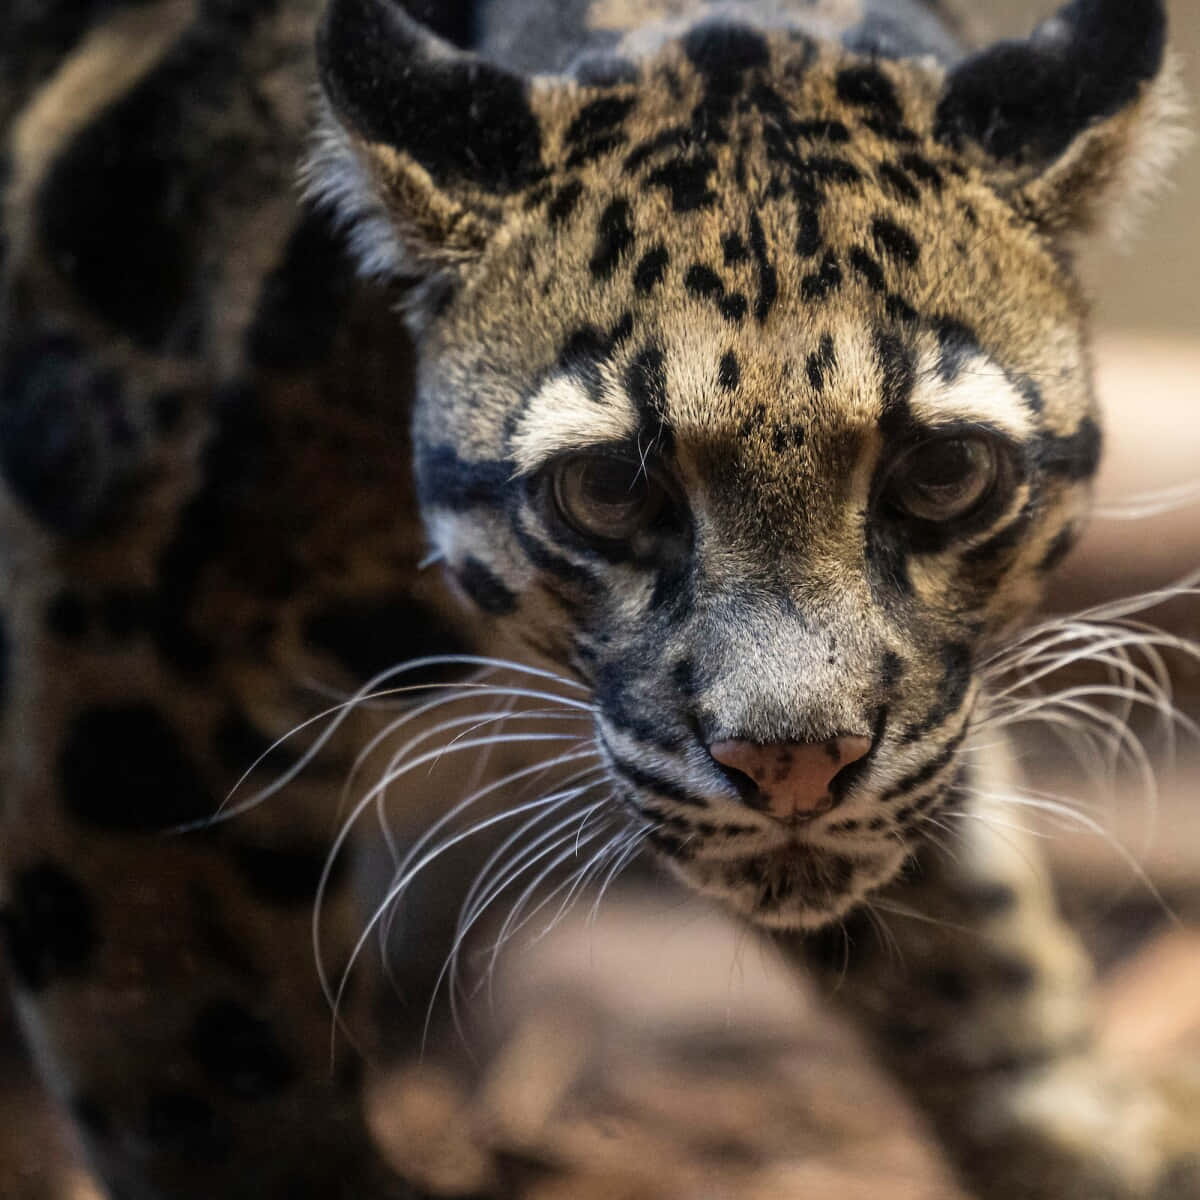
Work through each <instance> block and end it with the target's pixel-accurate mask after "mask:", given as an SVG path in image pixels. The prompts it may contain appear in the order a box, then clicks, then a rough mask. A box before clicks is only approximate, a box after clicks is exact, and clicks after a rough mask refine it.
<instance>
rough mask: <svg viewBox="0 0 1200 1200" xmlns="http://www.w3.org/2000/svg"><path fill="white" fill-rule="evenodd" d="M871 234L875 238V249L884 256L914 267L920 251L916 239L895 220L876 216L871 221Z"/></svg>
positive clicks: (918, 259)
mask: <svg viewBox="0 0 1200 1200" xmlns="http://www.w3.org/2000/svg"><path fill="white" fill-rule="evenodd" d="M871 236H872V238H874V240H875V249H876V250H878V251H879V253H880V254H882V255H884V256H885V257H887V258H891V259H892V260H893V261H895V262H899V263H903V264H904V265H905V266H906V267H915V266H916V265H917V263H918V262H919V261H920V258H921V251H920V248H919V247H918V246H917V243H916V239H915V238H914V237H913V236H912V234H911V233H909V232H908V230H907V229H904V228H903V227H902V226H900V225H897V224H896V223H895V221H889V220H888V219H887V218H886V217H876V218H875V220H873V221H872V222H871Z"/></svg>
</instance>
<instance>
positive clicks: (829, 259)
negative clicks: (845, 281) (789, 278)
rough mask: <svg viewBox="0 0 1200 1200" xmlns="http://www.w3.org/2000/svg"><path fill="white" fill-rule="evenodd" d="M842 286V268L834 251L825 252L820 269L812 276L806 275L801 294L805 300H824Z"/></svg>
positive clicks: (801, 286) (801, 284)
mask: <svg viewBox="0 0 1200 1200" xmlns="http://www.w3.org/2000/svg"><path fill="white" fill-rule="evenodd" d="M841 284H842V268H841V267H840V266H839V265H838V260H837V255H836V254H834V253H833V251H832V250H827V251H826V252H825V257H824V258H823V259H822V260H821V266H820V268H819V269H818V270H817V271H816V272H815V273H814V274H812V275H805V277H804V279H803V280H802V281H801V283H800V294H801V296H803V297H804V299H805V300H809V301H818V300H824V299H825V298H826V297H827V296H828V295H829V294H830V293H831V292H835V291H837V289H838V288H839V287H841Z"/></svg>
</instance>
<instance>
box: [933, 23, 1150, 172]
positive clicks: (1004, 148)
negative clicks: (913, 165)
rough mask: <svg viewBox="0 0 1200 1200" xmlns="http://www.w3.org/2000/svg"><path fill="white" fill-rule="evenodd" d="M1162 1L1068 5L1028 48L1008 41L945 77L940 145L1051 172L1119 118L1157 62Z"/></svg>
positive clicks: (1024, 43)
mask: <svg viewBox="0 0 1200 1200" xmlns="http://www.w3.org/2000/svg"><path fill="white" fill-rule="evenodd" d="M1165 39H1166V14H1165V11H1164V6H1163V3H1162V0H1072V3H1070V4H1068V5H1067V6H1066V7H1065V8H1062V9H1060V10H1059V12H1058V13H1057V14H1056V15H1055V16H1053V17H1051V18H1050V19H1049V20H1048V21H1045V22H1043V23H1042V24H1041V25H1040V26H1038V28H1037V29H1036V30H1035V31H1034V33H1033V35H1032V36H1031V37H1030V38H1029V39H1028V40H1026V41H1005V42H1000V43H998V44H997V45H995V46H991V47H989V48H988V49H986V50H983V51H981V52H980V53H978V54H975V55H973V56H972V57H970V58H968V59H967V60H966V61H965V62H963V63H961V64H960V65H959V66H958V67H956V68H955V69H954V71H953V72H951V74H950V77H949V79H948V81H947V85H946V92H945V95H944V96H943V97H942V100H941V102H940V103H939V105H938V111H937V127H936V132H937V137H938V139H939V140H940V141H942V142H945V143H948V144H950V145H959V144H961V143H962V142H963V141H964V140H965V139H970V140H972V141H975V142H977V143H979V145H981V146H982V147H983V148H984V149H985V150H986V151H987V152H988V153H989V154H991V155H992V156H993V157H995V158H997V159H1001V160H1006V161H1009V162H1013V163H1033V164H1039V163H1048V162H1051V161H1053V160H1054V159H1055V158H1057V157H1058V156H1059V155H1060V154H1061V153H1062V152H1063V151H1064V150H1066V148H1067V147H1068V146H1069V145H1070V144H1071V142H1072V141H1073V140H1074V139H1075V138H1076V137H1077V136H1078V135H1079V134H1081V133H1082V132H1083V131H1084V130H1085V129H1086V128H1087V127H1088V126H1089V125H1091V124H1093V123H1094V122H1096V121H1099V120H1102V119H1104V118H1105V117H1110V116H1112V115H1113V114H1114V113H1117V112H1119V111H1120V110H1121V109H1122V108H1124V107H1125V106H1126V105H1128V104H1130V103H1131V102H1132V101H1133V100H1135V99H1136V98H1137V96H1138V94H1139V92H1140V90H1141V88H1142V86H1143V85H1144V84H1145V83H1147V82H1148V81H1149V80H1151V79H1153V78H1154V76H1155V75H1157V73H1158V71H1159V68H1160V67H1161V65H1162V61H1163V50H1164V45H1165Z"/></svg>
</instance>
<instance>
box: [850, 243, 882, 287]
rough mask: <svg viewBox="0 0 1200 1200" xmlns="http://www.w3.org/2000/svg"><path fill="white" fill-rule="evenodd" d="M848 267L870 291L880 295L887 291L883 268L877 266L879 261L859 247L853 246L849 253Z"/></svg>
mask: <svg viewBox="0 0 1200 1200" xmlns="http://www.w3.org/2000/svg"><path fill="white" fill-rule="evenodd" d="M850 266H851V267H852V268H853V270H854V272H855V274H856V275H858V276H859V277H860V278H861V279H862V280H864V281H865V283H866V284H867V286H868V287H869V288H870V289H871V291H873V292H878V293H879V294H880V295H882V294H883V293H885V292H886V291H887V280H886V279H885V278H884V274H883V267H881V266H880V265H879V260H878V259H876V258H875V257H873V256H872V255H871V254H870V253H869V252H868V251H866V250H864V249H863V248H862V247H861V246H855V247H854V249H853V250H851V251H850Z"/></svg>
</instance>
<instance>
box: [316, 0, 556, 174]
mask: <svg viewBox="0 0 1200 1200" xmlns="http://www.w3.org/2000/svg"><path fill="white" fill-rule="evenodd" d="M397 11H398V10H396V9H395V8H394V7H393V6H392V5H391V4H390V3H388V2H385V0H341V2H340V3H338V4H331V5H329V6H327V7H326V10H325V17H324V19H323V21H322V22H321V26H320V29H319V32H318V36H317V59H318V62H319V64H320V69H321V80H322V82H323V84H324V86H325V90H326V92H327V93H328V94H329V97H330V99H331V100H332V101H333V103H334V107H335V108H336V109H337V110H338V111H339V113H340V114H341V115H342V117H343V118H344V119H345V120H346V121H347V122H348V123H349V124H350V125H352V126H353V127H354V128H355V129H356V130H357V131H358V132H359V133H360V134H361V135H362V136H363V137H365V138H366V139H367V140H368V141H375V142H383V143H385V144H386V145H389V146H394V147H396V148H397V149H398V150H402V151H404V152H405V153H407V154H410V155H411V156H412V157H413V158H414V159H415V160H416V161H417V162H418V163H420V165H421V166H423V167H424V168H425V169H426V170H427V171H428V172H429V174H430V175H431V176H432V177H433V179H434V181H435V183H438V184H442V185H447V184H453V183H456V182H460V181H461V182H465V183H469V184H472V185H474V186H475V187H478V188H480V189H482V190H483V191H486V192H498V193H509V192H515V191H519V190H520V189H521V188H524V187H528V186H529V185H530V184H532V183H535V182H536V181H537V180H538V179H539V178H540V177H541V176H542V174H543V168H542V139H541V126H540V125H539V123H538V120H537V117H536V116H535V115H534V113H533V110H532V109H531V108H530V105H529V96H528V92H527V85H526V82H525V80H524V79H522V78H520V77H519V76H517V75H513V74H510V73H509V72H508V71H505V70H503V69H502V68H500V67H497V66H494V65H493V64H491V63H489V62H486V61H483V60H480V59H476V58H463V59H431V58H430V57H428V56H427V55H426V54H425V53H424V52H423V48H422V46H421V44H420V39H419V34H415V33H414V31H413V29H412V28H411V26H408V25H407V24H405V23H402V22H401V21H399V20H398V19H397Z"/></svg>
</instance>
